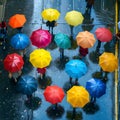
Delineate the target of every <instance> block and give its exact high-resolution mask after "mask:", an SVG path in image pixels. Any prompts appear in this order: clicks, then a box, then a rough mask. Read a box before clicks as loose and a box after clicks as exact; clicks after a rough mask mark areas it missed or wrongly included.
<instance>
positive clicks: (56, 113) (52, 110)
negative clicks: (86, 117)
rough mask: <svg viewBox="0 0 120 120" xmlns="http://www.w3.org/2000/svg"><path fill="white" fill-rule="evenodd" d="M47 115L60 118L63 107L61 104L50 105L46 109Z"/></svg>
mask: <svg viewBox="0 0 120 120" xmlns="http://www.w3.org/2000/svg"><path fill="white" fill-rule="evenodd" d="M46 112H47V115H48V117H50V118H52V119H55V118H61V117H62V115H63V114H64V108H63V107H62V106H61V105H57V107H55V105H51V106H50V107H48V108H47V110H46Z"/></svg>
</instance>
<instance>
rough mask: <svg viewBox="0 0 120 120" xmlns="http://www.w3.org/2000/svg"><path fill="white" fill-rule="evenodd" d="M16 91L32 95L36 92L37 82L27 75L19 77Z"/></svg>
mask: <svg viewBox="0 0 120 120" xmlns="http://www.w3.org/2000/svg"><path fill="white" fill-rule="evenodd" d="M17 90H18V91H19V92H21V93H23V94H26V95H32V93H33V92H35V91H36V90H37V80H36V79H35V78H34V77H32V76H29V75H25V76H21V78H20V79H19V81H18V83H17Z"/></svg>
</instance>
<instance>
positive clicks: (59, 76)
mask: <svg viewBox="0 0 120 120" xmlns="http://www.w3.org/2000/svg"><path fill="white" fill-rule="evenodd" d="M95 2H96V3H95V5H98V3H97V1H95ZM14 5H17V6H14ZM23 6H24V7H23ZM85 6H86V2H85V0H77V1H75V0H66V1H65V0H56V1H54V0H44V1H42V0H39V1H33V0H29V1H27V0H16V1H14V0H9V1H7V4H6V9H5V20H6V21H7V22H8V19H9V17H10V16H12V15H13V14H16V13H23V14H25V15H26V18H27V22H26V24H25V26H24V28H23V33H25V34H27V35H28V36H30V35H31V33H32V31H34V30H36V29H38V28H40V27H42V28H43V29H48V28H47V27H46V25H45V24H44V21H43V20H42V18H41V15H40V13H41V11H42V10H43V9H45V8H49V7H52V8H55V9H58V10H59V11H60V12H61V15H60V19H59V20H58V21H57V22H58V26H57V27H55V28H54V34H56V33H59V32H62V33H65V34H67V35H69V36H70V27H69V26H68V25H67V24H66V22H65V20H64V16H65V14H66V12H68V11H70V10H73V9H74V10H77V11H80V12H81V13H82V14H84V17H85V18H86V19H87V20H86V19H85V20H84V22H83V24H82V25H79V26H77V27H75V28H74V29H73V34H74V35H73V36H74V38H75V36H76V35H77V33H78V32H81V31H83V30H88V31H90V32H92V33H94V31H95V30H96V28H98V27H101V26H107V25H106V23H105V22H102V20H103V19H102V18H103V17H102V16H101V17H100V15H99V18H101V19H99V18H98V16H97V14H96V13H97V12H98V8H96V7H95V9H92V14H91V18H94V20H92V21H91V19H90V18H89V16H88V15H86V14H85ZM111 10H112V9H111ZM88 18H89V19H88ZM113 26H114V25H113V24H111V26H110V27H111V28H112V29H114V28H113ZM16 32H17V31H16V30H13V29H11V28H10V27H8V41H7V50H6V51H3V50H2V48H1V46H0V52H1V54H0V59H1V61H0V76H1V79H0V83H1V87H0V93H1V96H0V120H57V119H59V120H69V119H70V120H72V118H71V117H72V110H73V109H72V107H71V106H70V104H69V103H67V101H66V96H65V97H64V99H63V101H62V102H61V103H59V105H60V107H62V108H63V110H62V111H61V114H60V117H59V115H56V116H54V117H52V115H53V114H52V115H49V114H47V113H48V111H49V109H50V106H51V104H50V103H48V102H46V101H45V98H44V96H43V92H44V87H43V85H46V84H48V85H58V86H60V87H62V88H63V89H64V90H65V88H66V85H67V83H68V81H69V76H68V75H67V73H66V72H65V71H64V69H61V68H60V66H59V65H58V64H59V62H58V61H57V60H59V55H60V54H59V49H58V48H57V47H55V48H53V49H51V48H50V47H47V50H48V51H50V53H51V56H52V62H51V64H50V66H49V67H47V72H46V76H47V78H48V79H47V82H46V83H44V81H42V82H41V81H40V83H39V84H40V85H39V86H38V89H37V91H36V92H35V93H34V100H33V103H34V104H33V106H32V108H31V109H29V108H30V106H26V105H25V100H26V96H25V95H22V94H20V93H18V92H17V91H16V88H15V86H14V85H13V84H12V83H11V82H10V80H9V79H8V73H7V72H6V71H5V70H4V69H3V59H4V57H5V56H6V55H7V54H8V53H12V52H15V50H14V49H13V48H12V47H11V46H10V44H9V40H10V38H11V36H12V35H14V34H15V33H16ZM109 45H111V44H105V43H104V44H102V47H101V49H100V52H101V53H102V52H103V51H109V52H114V45H113V46H112V45H111V49H109ZM96 46H97V42H96V44H95V45H94V47H92V48H90V49H89V54H88V55H87V56H86V58H85V59H83V61H84V62H85V63H86V65H87V67H88V72H87V73H86V75H84V76H83V77H81V78H79V81H78V82H79V84H80V85H82V86H84V87H85V86H86V82H87V81H88V80H89V79H91V78H92V77H93V75H94V73H95V72H96V71H100V67H99V65H98V64H97V62H96V60H95V55H94V54H93V52H94V51H95V49H96ZM34 49H36V47H34V46H32V45H30V46H29V47H28V48H27V51H26V55H25V65H24V68H23V75H24V74H29V75H32V76H34V77H35V78H36V79H37V80H39V74H38V73H37V71H36V68H33V67H32V65H31V64H30V63H29V54H30V53H31V52H32V51H33V50H34ZM16 52H18V51H16ZM77 55H78V48H76V49H69V50H65V56H66V57H68V58H69V59H73V57H74V56H77ZM98 76H99V75H98ZM108 79H109V80H108V81H107V83H106V84H107V90H106V94H105V95H103V96H102V97H101V98H99V99H97V101H96V104H97V107H98V108H97V107H96V112H95V113H94V114H90V113H88V114H86V112H85V111H84V109H82V108H77V109H76V111H77V114H78V115H77V117H78V118H76V120H91V119H92V120H96V119H97V120H114V114H115V113H114V96H113V94H114V91H113V89H114V73H109V74H108ZM41 84H42V85H41ZM38 98H40V99H41V102H40V103H39V102H38V101H39V99H38ZM37 100H38V101H37ZM48 108H49V109H48ZM49 113H50V112H49Z"/></svg>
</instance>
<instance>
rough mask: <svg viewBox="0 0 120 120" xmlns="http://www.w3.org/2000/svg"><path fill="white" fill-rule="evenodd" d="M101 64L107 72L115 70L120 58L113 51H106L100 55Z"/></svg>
mask: <svg viewBox="0 0 120 120" xmlns="http://www.w3.org/2000/svg"><path fill="white" fill-rule="evenodd" d="M99 65H100V67H101V68H102V69H103V71H105V72H114V71H115V69H117V68H118V59H117V58H116V56H115V55H114V54H113V53H109V52H104V53H103V54H102V55H101V56H99Z"/></svg>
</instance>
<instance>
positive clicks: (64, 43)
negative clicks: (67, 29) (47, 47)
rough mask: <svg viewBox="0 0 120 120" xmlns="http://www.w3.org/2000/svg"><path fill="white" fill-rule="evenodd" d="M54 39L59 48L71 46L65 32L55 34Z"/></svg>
mask: <svg viewBox="0 0 120 120" xmlns="http://www.w3.org/2000/svg"><path fill="white" fill-rule="evenodd" d="M54 41H55V43H56V44H57V46H58V47H59V48H63V49H67V48H70V47H71V41H70V39H69V37H68V35H66V34H63V33H58V34H56V35H55V38H54Z"/></svg>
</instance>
